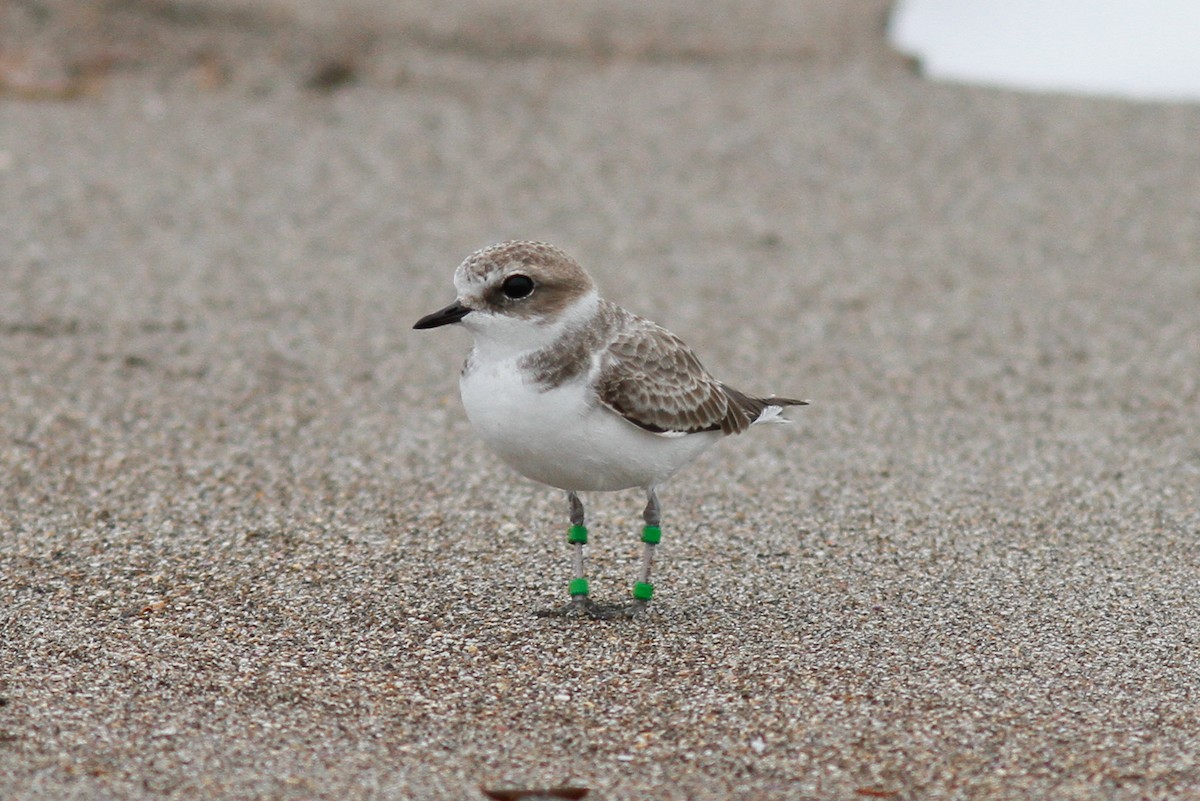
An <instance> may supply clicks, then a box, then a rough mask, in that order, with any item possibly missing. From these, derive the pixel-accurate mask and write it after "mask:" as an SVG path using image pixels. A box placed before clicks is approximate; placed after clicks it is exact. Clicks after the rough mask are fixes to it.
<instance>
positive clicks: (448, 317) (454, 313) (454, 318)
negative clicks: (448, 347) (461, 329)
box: [413, 300, 471, 328]
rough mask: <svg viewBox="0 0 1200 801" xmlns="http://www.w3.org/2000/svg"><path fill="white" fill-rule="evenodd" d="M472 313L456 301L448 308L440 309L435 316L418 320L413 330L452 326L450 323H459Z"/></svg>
mask: <svg viewBox="0 0 1200 801" xmlns="http://www.w3.org/2000/svg"><path fill="white" fill-rule="evenodd" d="M470 313H471V310H470V309H468V308H467V307H466V306H464V305H462V304H461V303H459V302H458V301H457V300H456V301H454V302H453V303H451V304H450V305H449V306H447V307H446V308H444V309H438V310H437V311H435V312H434V313H433V314H427V315H425V316H424V317H422V318H421V319H420V320H417V323H416V325H414V326H413V328H437V327H438V326H439V325H450V323H457V322H458V321H459V320H461V319H462V318H464V317H466V316H467V315H468V314H470Z"/></svg>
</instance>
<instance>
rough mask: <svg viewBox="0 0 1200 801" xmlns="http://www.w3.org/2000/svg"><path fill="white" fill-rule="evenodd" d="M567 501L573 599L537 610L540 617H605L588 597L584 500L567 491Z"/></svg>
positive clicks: (569, 589)
mask: <svg viewBox="0 0 1200 801" xmlns="http://www.w3.org/2000/svg"><path fill="white" fill-rule="evenodd" d="M567 503H568V504H570V508H571V529H570V530H569V531H568V532H567V542H568V543H569V544H570V546H571V567H572V572H573V573H574V576H573V577H572V579H571V583H570V585H569V586H568V592H569V593H570V594H571V600H570V601H569V602H568V603H567V605H566V606H560V607H557V608H555V609H544V610H541V611H538V612H536V614H537V616H538V617H591V618H598V617H605V615H604V614H602V613H601V612H600V611H599V607H598V606H597V605H596V604H595V603H594V602H593V601H592V599H591V598H590V597H588V580H587V573H586V572H585V570H586V568H585V566H584V562H583V546H584V545H586V544H587V527H586V526H585V525H584V515H583V501H581V500H580V499H579V495H578V493H576V492H572V491H568V492H567Z"/></svg>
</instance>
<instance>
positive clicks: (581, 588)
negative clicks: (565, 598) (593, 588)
mask: <svg viewBox="0 0 1200 801" xmlns="http://www.w3.org/2000/svg"><path fill="white" fill-rule="evenodd" d="M567 592H569V593H570V594H571V595H587V594H588V580H587V579H585V578H577V579H571V583H570V584H569V585H568V586H567Z"/></svg>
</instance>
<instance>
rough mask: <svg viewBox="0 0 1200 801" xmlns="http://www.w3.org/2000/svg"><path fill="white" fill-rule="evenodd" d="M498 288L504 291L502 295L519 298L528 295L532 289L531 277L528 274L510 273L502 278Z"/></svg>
mask: <svg viewBox="0 0 1200 801" xmlns="http://www.w3.org/2000/svg"><path fill="white" fill-rule="evenodd" d="M500 289H501V291H503V292H504V297H506V298H511V299H512V300H519V299H520V298H524V297H528V295H529V293H530V292H532V291H533V279H532V278H530V277H529V276H528V275H520V274H517V275H510V276H509V277H508V278H505V279H504V283H503V284H501V285H500Z"/></svg>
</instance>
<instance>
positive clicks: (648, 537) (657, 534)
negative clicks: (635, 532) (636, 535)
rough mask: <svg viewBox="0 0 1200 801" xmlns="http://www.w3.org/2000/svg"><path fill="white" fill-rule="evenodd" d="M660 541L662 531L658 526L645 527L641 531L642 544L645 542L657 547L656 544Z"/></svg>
mask: <svg viewBox="0 0 1200 801" xmlns="http://www.w3.org/2000/svg"><path fill="white" fill-rule="evenodd" d="M661 539H662V529H661V528H659V527H658V526H646V527H645V528H643V529H642V542H647V543H650V544H651V545H658V542H659V540H661Z"/></svg>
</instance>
